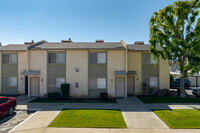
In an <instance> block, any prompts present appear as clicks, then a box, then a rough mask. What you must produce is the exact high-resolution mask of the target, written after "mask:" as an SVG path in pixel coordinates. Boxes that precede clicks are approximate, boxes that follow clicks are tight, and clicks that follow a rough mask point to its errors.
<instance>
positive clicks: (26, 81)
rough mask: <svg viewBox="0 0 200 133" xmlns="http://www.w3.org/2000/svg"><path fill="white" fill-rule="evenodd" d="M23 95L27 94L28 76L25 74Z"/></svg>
mask: <svg viewBox="0 0 200 133" xmlns="http://www.w3.org/2000/svg"><path fill="white" fill-rule="evenodd" d="M24 85H25V95H28V76H25V83H24Z"/></svg>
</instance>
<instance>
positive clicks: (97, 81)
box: [89, 78, 106, 89]
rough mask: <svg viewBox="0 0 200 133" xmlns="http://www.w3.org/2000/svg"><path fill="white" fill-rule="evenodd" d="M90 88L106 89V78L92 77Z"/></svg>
mask: <svg viewBox="0 0 200 133" xmlns="http://www.w3.org/2000/svg"><path fill="white" fill-rule="evenodd" d="M89 88H90V89H106V78H90V80H89Z"/></svg>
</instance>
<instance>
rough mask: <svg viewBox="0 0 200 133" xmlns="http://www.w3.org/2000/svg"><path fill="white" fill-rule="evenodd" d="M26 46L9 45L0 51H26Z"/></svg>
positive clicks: (0, 48)
mask: <svg viewBox="0 0 200 133" xmlns="http://www.w3.org/2000/svg"><path fill="white" fill-rule="evenodd" d="M28 46H29V45H24V44H9V45H6V46H2V47H0V51H26V50H27V47H28Z"/></svg>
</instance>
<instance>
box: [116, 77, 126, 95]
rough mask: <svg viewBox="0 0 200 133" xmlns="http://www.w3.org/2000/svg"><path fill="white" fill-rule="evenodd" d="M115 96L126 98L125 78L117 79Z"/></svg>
mask: <svg viewBox="0 0 200 133" xmlns="http://www.w3.org/2000/svg"><path fill="white" fill-rule="evenodd" d="M115 91H116V92H115V94H116V97H124V92H125V78H116V79H115Z"/></svg>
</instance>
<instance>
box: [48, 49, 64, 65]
mask: <svg viewBox="0 0 200 133" xmlns="http://www.w3.org/2000/svg"><path fill="white" fill-rule="evenodd" d="M48 63H50V64H64V63H65V54H64V53H57V52H51V53H49V56H48Z"/></svg>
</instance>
